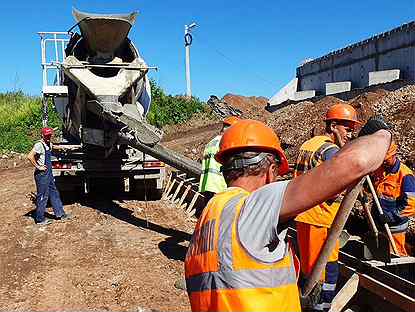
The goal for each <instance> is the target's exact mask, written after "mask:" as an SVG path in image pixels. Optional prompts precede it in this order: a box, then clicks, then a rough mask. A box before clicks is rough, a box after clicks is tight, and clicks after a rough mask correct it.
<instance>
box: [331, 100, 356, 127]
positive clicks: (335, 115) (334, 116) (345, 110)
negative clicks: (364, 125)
mask: <svg viewBox="0 0 415 312" xmlns="http://www.w3.org/2000/svg"><path fill="white" fill-rule="evenodd" d="M324 120H326V121H327V120H346V121H352V122H354V123H359V120H358V119H357V113H356V110H355V109H354V108H353V106H351V105H349V104H343V103H341V104H334V105H333V106H330V108H329V110H328V111H327V113H326V118H325V119H324Z"/></svg>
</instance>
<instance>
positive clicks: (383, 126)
mask: <svg viewBox="0 0 415 312" xmlns="http://www.w3.org/2000/svg"><path fill="white" fill-rule="evenodd" d="M379 130H388V131H389V130H390V127H389V125H388V124H387V123H386V122H385V120H383V118H382V116H373V117H370V118H369V120H368V121H367V122H366V124H365V125H364V126H363V127H362V129H360V132H359V135H358V136H359V137H361V136H364V135H369V134H373V133H375V132H377V131H379Z"/></svg>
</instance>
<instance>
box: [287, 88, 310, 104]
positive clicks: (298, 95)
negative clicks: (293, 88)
mask: <svg viewBox="0 0 415 312" xmlns="http://www.w3.org/2000/svg"><path fill="white" fill-rule="evenodd" d="M315 96H316V90H307V91H297V92H295V93H294V94H293V97H292V98H290V100H293V101H303V100H306V99H310V98H313V97H315Z"/></svg>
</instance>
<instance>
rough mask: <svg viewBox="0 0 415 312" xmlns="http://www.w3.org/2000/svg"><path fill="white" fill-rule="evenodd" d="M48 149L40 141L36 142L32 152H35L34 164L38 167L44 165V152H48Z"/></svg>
mask: <svg viewBox="0 0 415 312" xmlns="http://www.w3.org/2000/svg"><path fill="white" fill-rule="evenodd" d="M49 149H50V148H49V146H48V145H47V144H45V143H44V142H42V141H39V142H36V143H35V146H34V147H33V150H34V151H35V153H36V155H37V156H38V158H37V160H36V163H37V164H38V165H39V166H44V165H45V151H48V150H49Z"/></svg>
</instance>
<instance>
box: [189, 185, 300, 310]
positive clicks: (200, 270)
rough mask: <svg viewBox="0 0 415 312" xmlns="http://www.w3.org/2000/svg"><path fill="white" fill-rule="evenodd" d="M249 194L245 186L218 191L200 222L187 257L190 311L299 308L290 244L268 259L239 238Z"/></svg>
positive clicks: (253, 230)
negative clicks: (254, 253)
mask: <svg viewBox="0 0 415 312" xmlns="http://www.w3.org/2000/svg"><path fill="white" fill-rule="evenodd" d="M248 196H249V193H248V192H246V191H245V190H243V189H241V188H229V189H227V190H226V191H225V192H222V193H219V194H216V195H215V197H213V199H212V200H211V201H210V202H209V204H208V206H207V207H206V208H205V209H204V210H203V213H202V215H201V217H200V218H199V220H198V222H197V224H196V228H195V231H194V234H193V236H192V240H191V243H190V246H189V249H188V251H187V254H186V260H185V275H186V286H187V292H188V295H189V299H190V304H191V308H192V311H239V312H244V311H273V312H277V311H281V312H282V311H287V312H288V311H301V307H300V301H299V293H298V288H297V284H296V273H295V268H294V261H293V257H292V254H291V252H290V250H289V248H288V247H287V249H286V252H285V256H284V258H282V259H281V260H279V261H276V262H271V263H265V262H262V261H261V260H259V259H255V258H253V257H252V256H251V255H250V254H249V253H248V252H247V251H246V250H245V248H244V247H243V246H242V245H241V243H240V241H239V236H238V229H237V223H238V219H239V214H240V210H241V207H242V206H243V204H244V202H245V199H246V198H247V197H248ZM264 209H265V207H264ZM252 233H253V235H255V229H252Z"/></svg>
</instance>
